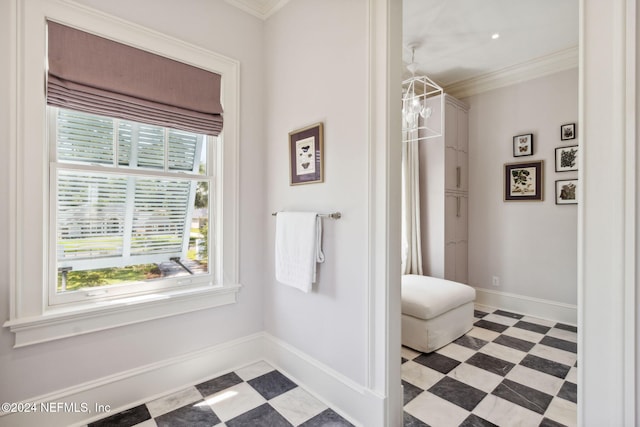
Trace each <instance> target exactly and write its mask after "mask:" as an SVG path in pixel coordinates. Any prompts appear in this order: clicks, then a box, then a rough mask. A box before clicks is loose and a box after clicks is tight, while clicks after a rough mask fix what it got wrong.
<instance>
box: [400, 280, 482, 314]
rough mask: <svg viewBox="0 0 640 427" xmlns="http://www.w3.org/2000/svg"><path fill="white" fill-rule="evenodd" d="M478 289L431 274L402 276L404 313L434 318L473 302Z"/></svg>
mask: <svg viewBox="0 0 640 427" xmlns="http://www.w3.org/2000/svg"><path fill="white" fill-rule="evenodd" d="M475 298H476V291H475V289H473V288H472V287H471V286H467V285H464V284H462V283H458V282H452V281H450V280H444V279H438V278H435V277H429V276H419V275H414V274H407V275H404V276H402V313H403V314H407V315H409V316H414V317H417V318H419V319H425V320H429V319H433V318H434V317H436V316H439V315H441V314H442V313H446V312H447V311H449V310H452V309H454V308H456V307H459V306H461V305H463V304H466V303H468V302H471V301H473V300H475Z"/></svg>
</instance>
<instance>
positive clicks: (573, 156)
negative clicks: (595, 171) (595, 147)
mask: <svg viewBox="0 0 640 427" xmlns="http://www.w3.org/2000/svg"><path fill="white" fill-rule="evenodd" d="M578 153H579V150H578V146H577V145H572V146H570V147H558V148H556V172H568V171H577V170H578Z"/></svg>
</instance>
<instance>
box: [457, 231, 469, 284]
mask: <svg viewBox="0 0 640 427" xmlns="http://www.w3.org/2000/svg"><path fill="white" fill-rule="evenodd" d="M468 246H469V245H468V244H467V242H466V240H463V241H460V242H456V244H455V248H456V250H455V265H456V273H455V277H456V278H455V281H456V282H460V283H465V284H466V283H467V282H468V280H469V274H468V268H469V267H468V265H469V254H468Z"/></svg>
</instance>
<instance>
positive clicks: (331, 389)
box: [0, 332, 385, 427]
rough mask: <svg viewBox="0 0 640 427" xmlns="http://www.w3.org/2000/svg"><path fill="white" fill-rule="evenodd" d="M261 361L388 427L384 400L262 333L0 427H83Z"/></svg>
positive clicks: (350, 412)
mask: <svg viewBox="0 0 640 427" xmlns="http://www.w3.org/2000/svg"><path fill="white" fill-rule="evenodd" d="M260 360H265V361H267V362H268V363H270V364H272V365H273V366H274V367H276V368H277V369H279V370H281V371H282V373H283V374H285V375H287V376H289V377H290V378H291V379H292V380H293V381H295V382H296V383H297V384H298V385H300V386H302V387H304V388H305V389H306V390H307V391H309V392H310V393H312V394H313V395H315V396H316V397H318V398H319V399H320V400H322V401H323V402H325V403H326V404H327V405H328V406H330V407H331V408H333V409H335V410H336V412H338V413H339V414H340V415H341V416H343V417H345V418H346V419H348V420H349V421H350V422H352V423H353V424H354V425H356V426H367V427H370V426H371V427H377V426H382V425H383V420H384V404H385V400H384V398H383V397H381V396H378V395H376V394H375V393H373V392H372V391H371V390H369V389H366V388H365V387H363V386H361V385H359V384H357V383H355V382H353V381H352V380H350V379H349V378H346V377H345V376H343V375H341V374H340V373H338V372H336V371H334V370H333V369H331V368H330V367H328V366H326V365H324V364H322V363H320V362H319V361H317V360H315V359H313V358H312V357H310V356H309V355H307V354H305V353H303V352H301V351H299V350H297V349H295V348H294V347H292V346H290V345H288V344H286V343H285V342H283V341H281V340H278V339H277V338H275V337H272V336H271V335H269V334H267V333H264V332H261V333H257V334H253V335H250V336H247V337H243V338H240V339H237V340H233V341H229V342H227V343H224V344H221V345H217V346H213V347H209V348H206V349H202V350H198V351H195V352H191V353H188V354H185V355H181V356H177V357H174V358H171V359H167V360H163V361H161V362H157V363H153V364H150V365H146V366H142V367H139V368H136V369H132V370H128V371H125V372H120V373H118V374H114V375H110V376H107V377H104V378H100V379H96V380H94V381H90V382H86V383H83V384H79V385H76V386H73V387H69V388H66V389H62V390H57V391H55V392H53V393H48V394H46V395H41V396H37V397H34V398H33V399H29V400H28V401H25V402H23V403H26V402H29V403H33V405H34V406H30V409H35V410H34V411H31V412H10V413H6V412H4V413H3V412H0V427H5V426H6V427H32V426H34V425H46V426H50V427H57V426H80V425H84V424H87V423H89V422H92V421H96V420H98V419H100V418H104V417H106V416H109V415H110V414H111V415H113V414H116V413H118V412H120V411H122V410H124V409H127V408H130V407H132V406H136V405H139V404H142V403H145V402H148V401H151V400H153V399H156V398H159V397H161V396H163V395H166V394H169V393H172V392H175V391H179V390H181V389H183V388H185V387H188V386H191V385H195V384H199V383H201V382H203V381H206V380H208V379H211V378H214V377H216V376H218V375H221V374H224V373H226V372H230V371H233V370H236V369H238V368H241V367H243V366H247V365H249V364H252V363H255V362H257V361H260ZM49 403H59V404H61V405H63V404H67V408H66V409H64V407H62V406H61V407H60V409H59V412H55V413H52V412H44V411H42V410H41V409H42V407H43V406H44V405H48V404H49ZM41 404H42V405H43V406H41ZM97 405H109V406H110V411H109V412H108V413H106V412H102V413H99V412H97V411H96V409H95V408H97ZM70 409H71V410H70ZM73 409H76V410H77V412H74V411H73ZM88 411H91V412H88Z"/></svg>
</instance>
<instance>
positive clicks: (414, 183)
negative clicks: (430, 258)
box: [402, 130, 422, 274]
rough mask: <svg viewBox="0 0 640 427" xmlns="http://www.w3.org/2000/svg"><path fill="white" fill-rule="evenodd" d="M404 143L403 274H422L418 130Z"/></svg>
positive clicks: (411, 133)
mask: <svg viewBox="0 0 640 427" xmlns="http://www.w3.org/2000/svg"><path fill="white" fill-rule="evenodd" d="M409 133H410V134H409V135H408V136H409V138H403V139H408V141H407V142H403V143H402V274H422V244H421V241H420V234H421V233H420V172H419V166H420V162H419V160H420V158H419V155H418V141H417V140H416V138H415V136H414V135H416V136H417V133H418V132H417V130H415V131H409Z"/></svg>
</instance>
